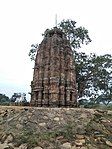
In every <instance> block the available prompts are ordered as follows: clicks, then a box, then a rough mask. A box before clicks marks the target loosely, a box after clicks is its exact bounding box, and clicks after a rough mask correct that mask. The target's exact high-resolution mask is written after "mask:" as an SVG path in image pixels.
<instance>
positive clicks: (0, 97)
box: [0, 93, 10, 105]
mask: <svg viewBox="0 0 112 149" xmlns="http://www.w3.org/2000/svg"><path fill="white" fill-rule="evenodd" d="M9 103H10V99H9V97H8V96H6V95H5V94H1V93H0V104H1V105H8V104H9Z"/></svg>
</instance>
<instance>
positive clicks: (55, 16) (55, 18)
mask: <svg viewBox="0 0 112 149" xmlns="http://www.w3.org/2000/svg"><path fill="white" fill-rule="evenodd" d="M55 27H57V14H55Z"/></svg>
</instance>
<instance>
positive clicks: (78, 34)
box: [58, 20, 91, 50]
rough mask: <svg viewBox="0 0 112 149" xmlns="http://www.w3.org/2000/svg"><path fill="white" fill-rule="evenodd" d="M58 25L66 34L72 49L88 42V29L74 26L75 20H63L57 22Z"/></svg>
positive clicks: (89, 40)
mask: <svg viewBox="0 0 112 149" xmlns="http://www.w3.org/2000/svg"><path fill="white" fill-rule="evenodd" d="M58 27H59V28H60V29H61V30H62V31H63V32H64V33H65V34H66V37H67V39H68V40H69V41H70V45H71V47H72V48H73V50H74V49H76V48H81V45H82V44H88V43H89V42H91V39H90V37H89V35H88V30H87V29H85V28H84V27H76V22H75V21H72V20H63V21H61V23H59V25H58Z"/></svg>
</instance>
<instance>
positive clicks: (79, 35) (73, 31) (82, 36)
mask: <svg viewBox="0 0 112 149" xmlns="http://www.w3.org/2000/svg"><path fill="white" fill-rule="evenodd" d="M58 28H60V29H61V30H62V31H63V32H64V33H65V34H66V37H67V39H68V40H69V41H70V45H71V47H72V49H73V50H74V49H76V48H81V46H82V44H88V43H89V42H91V39H90V37H89V35H88V30H87V29H85V28H84V27H76V22H75V21H72V20H63V21H61V23H59V24H58ZM48 31H49V29H46V31H45V32H44V34H42V35H43V36H45V35H46V33H47V32H48ZM37 49H38V44H32V45H31V49H30V52H29V57H30V59H31V60H35V56H36V51H37Z"/></svg>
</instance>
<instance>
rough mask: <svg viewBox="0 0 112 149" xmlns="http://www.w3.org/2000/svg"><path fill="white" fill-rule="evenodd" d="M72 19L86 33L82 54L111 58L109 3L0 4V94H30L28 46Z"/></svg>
mask: <svg viewBox="0 0 112 149" xmlns="http://www.w3.org/2000/svg"><path fill="white" fill-rule="evenodd" d="M55 14H57V16H58V19H57V21H58V23H59V22H60V21H61V20H63V19H72V20H75V21H76V22H77V26H84V27H85V28H86V29H88V31H89V35H90V37H91V39H92V42H91V43H90V44H89V45H87V46H83V47H82V49H81V50H83V51H84V52H87V53H90V52H95V53H97V54H106V53H109V54H112V0H69V1H68V0H0V93H4V94H6V95H8V96H9V97H11V95H12V94H13V93H14V92H26V93H28V92H30V82H31V80H32V76H33V72H32V68H33V63H32V62H31V61H30V59H29V57H28V52H29V50H30V46H31V44H33V43H40V42H41V40H42V36H41V35H42V33H43V32H44V31H45V29H46V28H52V27H53V26H55Z"/></svg>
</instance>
